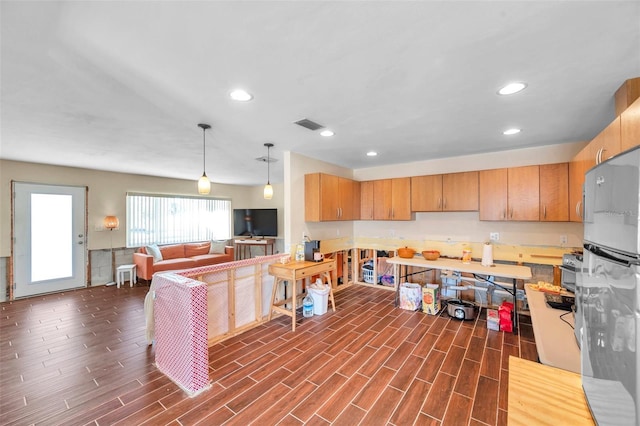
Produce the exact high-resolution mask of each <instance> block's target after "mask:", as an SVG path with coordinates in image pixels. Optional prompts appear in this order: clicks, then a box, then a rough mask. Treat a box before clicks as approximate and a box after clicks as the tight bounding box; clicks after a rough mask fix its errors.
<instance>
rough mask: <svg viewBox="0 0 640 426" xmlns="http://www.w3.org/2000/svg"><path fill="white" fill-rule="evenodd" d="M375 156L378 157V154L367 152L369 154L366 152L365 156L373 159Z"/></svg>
mask: <svg viewBox="0 0 640 426" xmlns="http://www.w3.org/2000/svg"><path fill="white" fill-rule="evenodd" d="M376 155H378V153H377V152H375V151H369V152H367V156H368V157H375V156H376Z"/></svg>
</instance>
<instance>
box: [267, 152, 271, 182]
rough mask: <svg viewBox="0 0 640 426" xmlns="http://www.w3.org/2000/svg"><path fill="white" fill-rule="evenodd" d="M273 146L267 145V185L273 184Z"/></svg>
mask: <svg viewBox="0 0 640 426" xmlns="http://www.w3.org/2000/svg"><path fill="white" fill-rule="evenodd" d="M270 152H271V147H270V146H268V147H267V185H271V164H270V163H271V156H270Z"/></svg>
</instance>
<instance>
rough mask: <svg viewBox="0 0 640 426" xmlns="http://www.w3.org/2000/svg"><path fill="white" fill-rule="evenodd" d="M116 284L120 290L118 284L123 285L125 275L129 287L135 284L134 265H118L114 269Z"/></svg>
mask: <svg viewBox="0 0 640 426" xmlns="http://www.w3.org/2000/svg"><path fill="white" fill-rule="evenodd" d="M116 271H117V272H116V284H117V286H118V288H120V283H122V284H124V281H125V280H124V279H125V274H126V273H127V272H128V273H129V287H133V285H134V284H135V283H136V278H137V277H136V265H120V266H118V268H117V269H116Z"/></svg>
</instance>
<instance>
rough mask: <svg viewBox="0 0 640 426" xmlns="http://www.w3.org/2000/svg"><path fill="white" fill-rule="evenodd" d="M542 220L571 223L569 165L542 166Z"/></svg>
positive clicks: (540, 213)
mask: <svg viewBox="0 0 640 426" xmlns="http://www.w3.org/2000/svg"><path fill="white" fill-rule="evenodd" d="M539 215H540V220H541V221H543V222H568V221H569V164H568V163H558V164H543V165H541V166H540V212H539Z"/></svg>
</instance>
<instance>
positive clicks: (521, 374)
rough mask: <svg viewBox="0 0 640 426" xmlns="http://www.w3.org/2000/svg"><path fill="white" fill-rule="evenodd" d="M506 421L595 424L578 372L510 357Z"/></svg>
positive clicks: (574, 425) (511, 425)
mask: <svg viewBox="0 0 640 426" xmlns="http://www.w3.org/2000/svg"><path fill="white" fill-rule="evenodd" d="M507 423H508V424H509V426H517V425H525V426H530V425H553V426H559V425H571V426H578V425H594V424H595V423H594V421H593V417H591V412H590V411H589V406H588V405H587V400H586V399H585V396H584V391H583V390H582V381H581V378H580V375H579V374H576V373H572V372H570V371H566V370H561V369H559V368H553V367H549V366H546V365H542V364H538V363H537V362H533V361H528V360H526V359H522V358H516V357H513V356H510V357H509V402H508V409H507Z"/></svg>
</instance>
